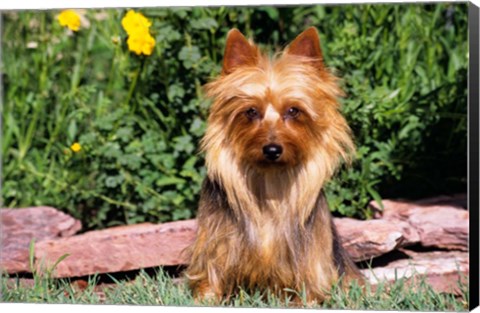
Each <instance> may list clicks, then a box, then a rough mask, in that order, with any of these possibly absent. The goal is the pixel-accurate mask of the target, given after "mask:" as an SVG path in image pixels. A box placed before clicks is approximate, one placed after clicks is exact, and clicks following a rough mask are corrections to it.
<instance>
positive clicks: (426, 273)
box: [362, 249, 469, 294]
mask: <svg viewBox="0 0 480 313" xmlns="http://www.w3.org/2000/svg"><path fill="white" fill-rule="evenodd" d="M405 251H406V249H405ZM410 255H411V256H412V258H410V259H401V260H396V261H393V262H390V263H389V264H388V265H387V266H384V267H377V268H373V269H364V270H362V273H363V274H364V276H365V277H366V278H367V280H368V281H369V282H370V284H371V285H372V286H373V287H374V288H375V287H376V286H378V284H379V283H380V282H384V283H386V284H387V285H388V284H391V283H393V282H395V277H397V279H400V278H404V279H406V282H407V283H409V284H412V283H413V284H415V283H418V282H419V281H420V278H421V277H424V278H425V280H426V282H427V283H429V284H430V285H431V286H432V287H433V289H434V290H435V291H437V292H447V293H454V294H460V286H459V282H462V283H464V284H468V273H469V262H468V253H466V252H460V251H434V252H424V253H414V252H411V253H410Z"/></svg>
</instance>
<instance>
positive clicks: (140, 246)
mask: <svg viewBox="0 0 480 313" xmlns="http://www.w3.org/2000/svg"><path fill="white" fill-rule="evenodd" d="M195 233H196V220H187V221H178V222H171V223H164V224H160V225H155V224H149V223H144V224H137V225H129V226H119V227H113V228H109V229H105V230H100V231H91V232H87V233H85V234H81V235H77V236H74V237H70V238H65V239H62V240H46V241H42V242H39V243H37V244H36V246H35V260H36V265H37V267H38V268H39V269H40V270H45V269H48V268H51V266H52V265H53V264H54V263H55V262H56V261H57V260H58V259H59V258H60V257H61V256H62V255H64V254H69V256H68V257H67V258H65V259H64V260H62V261H61V262H60V263H59V264H58V265H57V267H56V269H55V270H54V272H53V276H54V277H76V276H85V275H91V274H95V273H113V272H120V271H129V270H135V269H140V268H146V267H154V266H160V265H179V264H185V263H186V262H187V260H186V258H185V255H184V254H182V251H183V250H184V249H185V248H186V247H187V246H188V245H189V244H190V243H191V242H192V241H193V239H194V238H195Z"/></svg>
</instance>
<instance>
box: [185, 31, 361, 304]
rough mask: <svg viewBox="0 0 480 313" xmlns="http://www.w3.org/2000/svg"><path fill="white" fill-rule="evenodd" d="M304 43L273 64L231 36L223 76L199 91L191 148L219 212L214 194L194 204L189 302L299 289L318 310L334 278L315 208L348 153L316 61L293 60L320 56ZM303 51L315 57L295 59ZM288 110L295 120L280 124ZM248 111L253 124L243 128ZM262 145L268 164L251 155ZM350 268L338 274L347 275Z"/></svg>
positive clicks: (326, 231) (320, 209) (328, 78)
mask: <svg viewBox="0 0 480 313" xmlns="http://www.w3.org/2000/svg"><path fill="white" fill-rule="evenodd" d="M307 32H308V33H307ZM305 33H306V35H305V34H302V35H301V36H299V37H298V38H301V42H296V41H298V40H299V39H298V38H297V40H296V41H294V43H292V44H291V46H290V47H291V48H290V50H288V49H287V50H286V51H285V52H284V53H283V54H282V55H281V56H279V57H276V58H274V59H269V58H268V57H266V56H265V55H262V54H261V53H260V52H259V50H258V48H256V47H255V46H254V45H253V44H251V43H247V41H245V40H243V38H242V37H243V36H240V35H241V34H240V35H239V33H236V32H233V33H231V34H230V35H229V39H228V40H227V49H226V56H225V58H226V59H225V60H224V70H223V74H222V75H221V76H220V77H219V78H218V79H216V80H215V81H213V82H211V83H209V84H208V85H207V86H206V90H207V95H208V96H209V97H211V98H213V99H214V102H213V104H212V107H211V111H210V116H209V120H208V128H207V131H206V134H205V137H204V138H203V140H202V144H201V147H202V151H204V152H205V154H206V167H207V170H208V180H209V181H212V182H217V183H218V186H219V187H218V188H219V190H220V191H221V194H223V193H224V196H225V203H224V204H223V206H224V207H215V206H216V205H217V203H223V202H221V201H220V202H219V200H216V199H210V198H212V197H214V196H213V195H214V194H215V195H216V194H217V191H216V192H215V193H212V192H210V191H204V194H203V195H202V200H201V203H200V207H199V214H198V221H199V230H198V237H197V239H196V242H195V243H194V245H193V246H192V247H191V265H190V266H189V268H188V270H187V277H188V278H189V280H190V285H191V287H192V288H193V290H194V292H195V294H196V295H197V296H198V297H208V296H209V295H210V296H211V295H215V297H217V298H218V299H219V298H221V297H222V296H225V295H230V294H231V293H233V292H234V291H235V290H236V288H237V287H243V288H247V289H251V288H269V289H270V290H271V291H274V292H282V290H284V288H291V289H294V290H298V291H300V290H302V288H305V289H306V291H307V296H308V298H309V299H310V300H318V301H321V300H322V299H323V298H324V297H325V296H326V295H327V294H328V290H329V288H330V286H331V284H332V283H334V282H336V281H337V280H338V278H339V272H338V269H337V265H336V264H335V261H334V259H333V254H334V251H333V241H334V238H333V234H332V227H333V225H331V223H332V221H331V217H330V213H329V211H328V207H327V206H326V203H323V202H322V203H319V201H320V202H321V201H324V199H323V198H321V190H322V187H323V186H324V184H325V182H327V181H328V180H329V179H330V178H331V176H332V175H333V174H334V172H335V170H336V169H337V167H338V166H339V164H340V163H341V162H342V160H343V161H346V162H348V161H350V156H351V154H352V152H353V151H354V144H353V141H352V139H351V133H350V129H349V127H348V125H347V123H346V121H345V119H344V118H343V117H342V115H341V114H340V113H339V111H338V110H339V105H338V102H337V97H338V96H341V95H342V92H341V90H340V89H339V88H338V86H337V78H336V77H335V76H333V75H332V74H331V73H330V72H328V71H327V70H326V69H324V68H323V66H318V64H319V63H318V62H319V60H321V55H319V56H318V58H319V59H315V57H314V56H313V57H312V56H310V55H308V56H305V55H298V53H303V54H305V52H304V51H303V50H308V51H307V52H309V53H310V51H314V53H319V51H320V48H319V47H318V49H317V48H316V47H315V44H317V45H318V39H317V42H316V43H315V42H314V41H315V38H314V37H313V36H317V35H316V31H315V32H314V33H312V30H311V29H310V30H307V31H306V32H305ZM302 36H303V37H302ZM310 37H312V39H311V41H312V43H310V42H309V39H310ZM304 42H307V44H312V45H313V46H314V48H315V49H312V48H311V47H308V46H307V48H308V49H307V48H304V49H303V50H302V47H304V46H305V44H304ZM246 44H248V45H249V46H246ZM239 46H240V49H239V48H238V47H239ZM292 47H293V48H292ZM235 49H237V50H238V51H235ZM294 49H295V51H293V50H294ZM317 50H318V52H317ZM232 51H233V52H232ZM298 51H300V52H298ZM235 52H237V54H235ZM297 52H298V53H297ZM238 53H241V54H245V56H242V55H240V56H238ZM244 60H247V61H244ZM242 61H243V63H242ZM322 64H323V63H322ZM233 66H235V68H232V67H233ZM292 106H293V107H296V108H299V109H300V110H301V113H300V115H299V116H298V117H297V118H292V119H287V118H286V117H285V118H284V116H286V115H284V114H285V112H286V110H288V108H290V107H292ZM251 107H254V108H256V109H258V110H259V112H260V115H263V116H261V117H260V118H259V119H258V120H248V119H247V118H246V117H245V111H246V110H248V109H249V108H251ZM271 142H275V143H279V144H281V145H282V146H283V147H284V151H283V153H282V156H281V157H280V158H279V160H278V162H276V163H274V164H270V163H265V160H264V156H263V154H262V152H261V151H262V147H263V146H264V145H266V144H268V143H271ZM319 199H320V200H319ZM215 201H216V202H215ZM220 206H221V205H220ZM311 220H314V223H313V222H311ZM350 264H351V263H348V264H346V265H345V266H346V267H347V271H346V272H347V274H349V273H354V272H355V270H354V269H353V268H349V266H350Z"/></svg>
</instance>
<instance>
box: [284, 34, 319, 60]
mask: <svg viewBox="0 0 480 313" xmlns="http://www.w3.org/2000/svg"><path fill="white" fill-rule="evenodd" d="M285 52H286V53H287V54H290V55H298V56H305V57H309V58H311V59H312V61H313V64H314V65H315V66H316V67H317V68H319V69H322V68H323V55H322V50H321V48H320V39H319V37H318V31H317V29H316V28H315V27H313V26H312V27H309V28H307V29H306V30H305V31H304V32H303V33H301V34H300V35H298V36H297V38H295V40H293V41H292V43H291V44H290V45H289V46H288V47H287V49H286V51H285Z"/></svg>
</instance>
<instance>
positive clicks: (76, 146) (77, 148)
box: [70, 142, 82, 152]
mask: <svg viewBox="0 0 480 313" xmlns="http://www.w3.org/2000/svg"><path fill="white" fill-rule="evenodd" d="M70 149H72V151H73V152H79V151H80V150H82V146H81V145H80V144H79V143H78V142H75V143H74V144H73V145H71V146H70Z"/></svg>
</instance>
